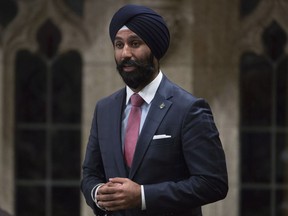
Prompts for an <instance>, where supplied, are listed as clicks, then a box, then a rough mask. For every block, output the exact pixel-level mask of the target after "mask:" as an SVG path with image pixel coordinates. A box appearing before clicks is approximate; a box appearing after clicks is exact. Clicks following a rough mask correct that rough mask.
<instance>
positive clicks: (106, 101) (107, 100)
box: [97, 88, 126, 106]
mask: <svg viewBox="0 0 288 216" xmlns="http://www.w3.org/2000/svg"><path fill="white" fill-rule="evenodd" d="M125 92H126V90H125V88H122V89H120V90H118V91H116V92H114V93H112V94H111V95H109V96H106V97H103V98H101V99H100V100H98V101H97V106H105V105H110V104H111V103H114V102H115V101H118V100H122V99H124V98H125Z"/></svg>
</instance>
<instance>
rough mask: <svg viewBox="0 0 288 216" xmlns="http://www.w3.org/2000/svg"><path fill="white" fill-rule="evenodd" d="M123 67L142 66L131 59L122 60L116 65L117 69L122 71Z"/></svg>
mask: <svg viewBox="0 0 288 216" xmlns="http://www.w3.org/2000/svg"><path fill="white" fill-rule="evenodd" d="M124 66H135V67H141V66H143V64H141V63H140V62H138V61H134V60H131V59H127V60H123V61H121V62H120V63H119V64H117V69H122V68H123V67H124Z"/></svg>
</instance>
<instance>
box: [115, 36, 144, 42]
mask: <svg viewBox="0 0 288 216" xmlns="http://www.w3.org/2000/svg"><path fill="white" fill-rule="evenodd" d="M135 39H137V40H141V41H143V40H142V39H141V38H140V37H139V36H138V35H131V36H129V37H128V40H135ZM116 40H123V38H121V37H119V36H116V37H115V40H114V41H116Z"/></svg>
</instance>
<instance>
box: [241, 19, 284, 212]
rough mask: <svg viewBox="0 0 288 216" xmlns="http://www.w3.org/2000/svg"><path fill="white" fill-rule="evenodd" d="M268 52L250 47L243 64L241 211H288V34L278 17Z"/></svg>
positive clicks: (266, 38)
mask: <svg viewBox="0 0 288 216" xmlns="http://www.w3.org/2000/svg"><path fill="white" fill-rule="evenodd" d="M262 42H263V48H264V49H263V50H264V53H263V54H262V55H257V54H255V53H253V52H246V53H244V54H243V55H242V59H241V63H240V64H241V66H240V67H241V68H240V94H241V96H240V98H241V99H240V111H241V125H240V139H241V140H240V142H241V153H240V154H241V155H240V157H241V158H240V159H241V169H240V172H241V188H240V190H241V191H240V193H241V199H240V209H241V212H240V215H241V216H254V215H261V216H284V215H287V212H288V178H287V177H288V56H287V54H285V52H284V49H285V46H286V42H287V36H286V33H285V32H284V31H283V29H282V28H281V27H280V26H279V25H278V23H277V22H275V21H274V22H272V23H271V25H270V26H268V27H267V28H266V29H265V30H264V32H263V34H262Z"/></svg>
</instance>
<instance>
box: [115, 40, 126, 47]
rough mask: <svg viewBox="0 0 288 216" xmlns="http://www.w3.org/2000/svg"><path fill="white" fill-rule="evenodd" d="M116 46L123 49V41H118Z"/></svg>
mask: <svg viewBox="0 0 288 216" xmlns="http://www.w3.org/2000/svg"><path fill="white" fill-rule="evenodd" d="M114 46H115V47H116V48H117V49H122V48H123V46H124V45H123V43H122V42H121V41H116V42H115V44H114Z"/></svg>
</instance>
